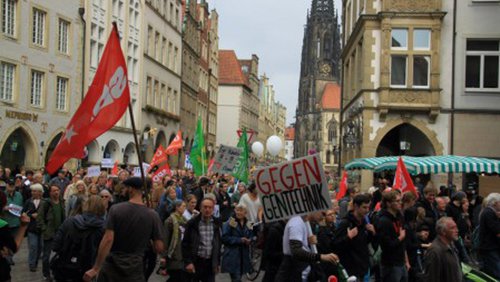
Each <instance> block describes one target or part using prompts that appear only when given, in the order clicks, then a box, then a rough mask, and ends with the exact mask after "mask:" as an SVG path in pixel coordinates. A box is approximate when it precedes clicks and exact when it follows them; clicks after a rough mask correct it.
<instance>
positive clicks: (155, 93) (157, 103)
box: [152, 80, 160, 108]
mask: <svg viewBox="0 0 500 282" xmlns="http://www.w3.org/2000/svg"><path fill="white" fill-rule="evenodd" d="M159 91H160V83H159V82H158V80H155V85H154V88H153V101H152V102H153V106H154V107H156V108H160V95H159V93H158V92H159Z"/></svg>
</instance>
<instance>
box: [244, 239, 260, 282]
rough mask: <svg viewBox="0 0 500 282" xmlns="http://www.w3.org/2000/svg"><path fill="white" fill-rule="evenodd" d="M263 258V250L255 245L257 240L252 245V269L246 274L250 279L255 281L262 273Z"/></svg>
mask: <svg viewBox="0 0 500 282" xmlns="http://www.w3.org/2000/svg"><path fill="white" fill-rule="evenodd" d="M261 258H262V250H259V249H258V248H256V247H255V242H252V244H251V245H250V264H251V266H252V270H251V271H250V272H249V273H247V274H246V277H247V279H248V280H249V281H254V280H255V279H257V277H259V274H260V262H261Z"/></svg>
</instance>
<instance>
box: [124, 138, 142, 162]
mask: <svg viewBox="0 0 500 282" xmlns="http://www.w3.org/2000/svg"><path fill="white" fill-rule="evenodd" d="M123 163H124V164H130V165H139V156H138V155H137V150H136V149H135V143H134V142H130V143H128V144H127V146H126V147H125V151H124V153H123Z"/></svg>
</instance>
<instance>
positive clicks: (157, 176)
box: [152, 163, 172, 182]
mask: <svg viewBox="0 0 500 282" xmlns="http://www.w3.org/2000/svg"><path fill="white" fill-rule="evenodd" d="M167 174H168V175H170V176H172V171H170V167H169V166H168V163H165V164H164V165H163V166H162V167H160V168H159V169H158V170H156V171H155V173H154V174H153V176H152V178H153V182H161V181H162V180H163V177H165V176H166V175H167Z"/></svg>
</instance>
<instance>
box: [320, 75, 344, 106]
mask: <svg viewBox="0 0 500 282" xmlns="http://www.w3.org/2000/svg"><path fill="white" fill-rule="evenodd" d="M321 107H322V109H323V110H333V109H340V86H339V85H338V84H337V83H333V82H329V83H327V84H326V85H325V88H324V89H323V95H322V98H321Z"/></svg>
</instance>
